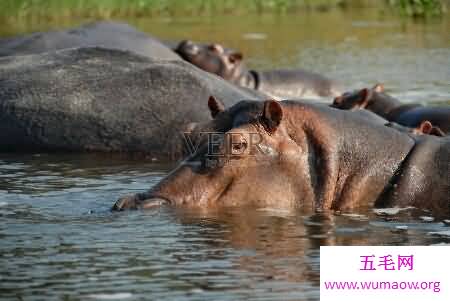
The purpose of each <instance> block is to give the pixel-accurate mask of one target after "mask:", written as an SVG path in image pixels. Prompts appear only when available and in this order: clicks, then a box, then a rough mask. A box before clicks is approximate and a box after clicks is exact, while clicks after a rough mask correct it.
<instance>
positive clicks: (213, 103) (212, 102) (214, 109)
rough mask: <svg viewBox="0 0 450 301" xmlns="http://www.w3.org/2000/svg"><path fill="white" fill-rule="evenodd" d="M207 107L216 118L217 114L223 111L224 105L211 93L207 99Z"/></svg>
mask: <svg viewBox="0 0 450 301" xmlns="http://www.w3.org/2000/svg"><path fill="white" fill-rule="evenodd" d="M208 108H209V111H210V112H211V117H212V118H216V116H217V114H219V113H220V112H223V111H225V106H224V105H223V103H222V102H221V101H220V100H218V99H216V98H215V97H214V96H212V95H211V96H210V97H209V99H208Z"/></svg>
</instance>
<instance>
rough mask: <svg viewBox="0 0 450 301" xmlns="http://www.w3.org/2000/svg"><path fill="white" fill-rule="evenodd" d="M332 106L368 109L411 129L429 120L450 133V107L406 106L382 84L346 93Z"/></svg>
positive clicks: (346, 108) (337, 98)
mask: <svg viewBox="0 0 450 301" xmlns="http://www.w3.org/2000/svg"><path fill="white" fill-rule="evenodd" d="M332 106H333V107H335V108H339V109H344V110H354V109H366V110H369V111H372V112H374V113H376V114H378V115H380V116H381V117H383V118H385V119H387V120H388V121H392V122H396V123H398V124H400V125H403V126H407V127H410V128H418V127H419V126H420V124H421V123H422V122H423V121H427V120H428V121H429V122H431V123H432V124H433V125H434V126H435V127H438V128H440V130H442V131H443V132H444V133H446V134H449V133H450V106H433V107H425V106H422V105H421V104H404V103H402V102H400V101H399V100H398V99H396V98H394V97H392V96H390V95H388V94H386V93H385V91H384V86H383V85H381V84H377V85H375V86H374V87H373V88H371V89H368V88H365V89H362V90H359V91H355V92H347V93H344V94H342V95H341V96H338V97H336V98H335V99H334V102H333V105H332Z"/></svg>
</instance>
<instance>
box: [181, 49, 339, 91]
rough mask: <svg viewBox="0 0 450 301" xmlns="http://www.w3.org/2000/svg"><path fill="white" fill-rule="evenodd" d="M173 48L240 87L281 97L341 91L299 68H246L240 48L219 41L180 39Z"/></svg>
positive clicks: (191, 61)
mask: <svg viewBox="0 0 450 301" xmlns="http://www.w3.org/2000/svg"><path fill="white" fill-rule="evenodd" d="M175 51H176V52H177V53H178V54H179V55H180V56H181V57H182V58H183V59H184V60H186V61H188V62H190V63H192V64H194V65H195V66H197V67H199V68H200V69H203V70H205V71H208V72H211V73H214V74H216V75H218V76H220V77H222V78H224V79H226V80H228V81H230V82H232V83H235V84H237V85H239V86H242V87H247V88H250V89H255V90H258V91H262V92H264V93H265V94H268V95H271V96H273V97H277V98H280V99H295V98H301V97H308V98H315V97H329V96H338V95H340V94H341V93H342V91H341V88H340V87H339V85H338V84H336V83H335V82H334V81H332V80H330V79H328V78H326V77H324V76H322V75H320V74H317V73H314V72H310V71H305V70H301V69H281V70H261V71H256V70H249V69H247V67H246V66H245V63H244V61H243V55H242V53H241V52H238V51H234V50H231V49H227V48H224V47H223V46H222V45H220V44H198V43H194V42H192V41H189V40H185V41H182V42H180V44H179V45H178V47H177V48H176V49H175Z"/></svg>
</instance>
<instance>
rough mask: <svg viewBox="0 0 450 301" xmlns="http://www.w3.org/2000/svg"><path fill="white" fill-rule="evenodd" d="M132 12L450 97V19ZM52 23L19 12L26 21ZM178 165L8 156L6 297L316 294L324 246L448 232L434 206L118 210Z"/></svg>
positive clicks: (286, 59)
mask: <svg viewBox="0 0 450 301" xmlns="http://www.w3.org/2000/svg"><path fill="white" fill-rule="evenodd" d="M126 21H128V22H130V23H132V24H134V25H136V26H138V27H139V28H140V29H142V30H145V31H147V32H149V33H151V34H153V35H155V36H158V37H161V38H164V39H169V40H178V39H182V38H192V39H194V40H198V41H216V42H223V43H224V44H225V45H227V46H230V47H234V48H238V49H241V50H242V51H243V52H244V53H245V55H246V57H247V58H248V61H249V64H250V65H251V66H252V67H255V68H275V67H292V66H298V67H302V68H305V69H309V70H315V71H318V72H321V73H323V74H327V75H329V76H330V77H333V78H336V79H338V80H340V81H341V82H343V83H344V85H346V86H348V87H349V88H356V87H361V86H367V85H372V84H373V83H374V82H377V81H382V82H384V83H385V84H386V86H387V88H388V89H389V90H390V91H391V92H392V93H393V94H395V95H396V96H399V97H400V98H402V99H404V100H405V101H421V102H422V101H423V102H438V103H439V102H446V101H449V100H450V89H449V88H450V86H449V85H450V68H449V63H450V47H449V46H450V39H449V37H450V22H449V21H448V20H447V19H444V20H442V21H441V22H436V23H428V24H423V23H412V22H409V21H402V20H400V19H397V18H392V17H389V16H388V15H385V16H380V15H379V14H377V13H374V12H370V13H368V12H359V11H355V12H353V13H349V12H347V13H342V12H336V11H335V12H329V13H316V14H306V15H298V16H297V15H296V16H290V15H284V16H276V17H274V16H264V17H256V16H250V17H246V16H244V17H242V16H239V17H215V18H201V19H197V20H196V19H193V18H187V19H177V20H170V19H153V20H148V19H134V20H126ZM76 22H78V23H79V22H80V20H77V21H74V22H69V23H70V24H65V26H70V25H74V24H75V23H76ZM54 26H55V25H54V24H38V25H36V24H20V26H18V27H17V31H20V32H29V31H33V30H44V29H49V28H50V27H54ZM8 30H11V29H8ZM4 33H5V34H6V33H8V34H12V32H4ZM171 167H172V166H168V165H159V164H155V163H152V162H146V161H142V160H131V159H128V160H127V159H117V158H113V157H110V156H100V155H58V154H34V155H31V154H30V155H26V154H16V155H7V154H0V298H1V299H2V300H3V299H4V300H7V299H11V300H37V299H40V300H61V299H65V300H140V299H147V300H148V299H152V300H219V301H221V300H243V299H245V300H318V299H319V296H318V295H319V247H320V245H367V244H369V245H388V244H391V245H431V244H445V243H449V242H450V238H449V236H448V233H449V230H450V228H448V227H445V226H444V225H443V224H442V223H440V222H433V221H432V222H429V221H428V219H421V216H422V215H423V216H429V215H427V213H426V212H425V213H419V214H416V213H415V214H414V217H411V216H410V213H409V212H408V211H405V212H402V213H401V214H400V215H394V216H390V215H385V213H383V212H382V213H378V214H375V213H374V212H373V211H371V210H368V211H367V210H360V211H357V212H356V213H354V214H341V215H327V214H315V215H311V214H310V213H303V212H298V211H286V210H275V209H273V208H272V209H270V208H261V209H253V210H242V209H239V208H237V209H234V210H233V209H228V210H226V212H223V211H222V212H209V211H201V212H200V211H198V210H194V211H193V210H183V209H173V208H161V209H159V210H152V211H133V212H120V213H111V212H110V211H109V208H110V207H111V205H112V204H113V203H114V201H115V200H116V199H117V198H118V197H119V196H121V195H124V194H128V193H136V192H141V191H143V190H145V189H148V188H149V187H151V186H152V185H154V184H155V183H156V182H158V180H160V179H161V178H162V177H163V176H164V175H165V174H167V172H168V170H170V168H171ZM388 213H389V212H388ZM404 225H406V226H407V230H406V231H405V230H401V229H399V228H398V227H399V226H404ZM436 232H437V233H438V234H436ZM439 233H441V234H439ZM446 233H447V235H446Z"/></svg>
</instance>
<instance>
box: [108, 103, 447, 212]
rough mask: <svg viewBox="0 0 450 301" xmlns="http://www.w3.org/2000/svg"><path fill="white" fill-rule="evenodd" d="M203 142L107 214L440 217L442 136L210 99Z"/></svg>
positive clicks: (288, 107) (299, 107) (314, 109)
mask: <svg viewBox="0 0 450 301" xmlns="http://www.w3.org/2000/svg"><path fill="white" fill-rule="evenodd" d="M208 105H209V107H210V108H211V112H212V114H213V115H214V116H215V119H214V120H213V121H212V122H211V124H210V129H211V130H214V131H217V132H219V133H222V135H221V136H220V137H221V139H217V137H215V138H214V139H207V140H205V142H204V144H203V145H201V146H199V148H198V150H197V151H196V152H195V153H193V154H192V155H191V156H189V157H187V158H186V159H185V160H184V161H183V162H182V163H181V164H180V165H179V166H178V167H177V168H176V169H175V170H173V171H172V172H171V173H170V174H169V175H168V176H167V177H166V178H164V179H163V180H162V181H161V182H160V183H158V184H157V185H156V186H154V187H153V188H151V189H150V190H149V191H147V192H144V193H139V194H136V195H132V196H126V197H123V198H121V199H119V200H118V201H117V202H116V203H115V205H114V206H113V210H123V209H137V208H151V207H154V206H159V205H161V204H169V205H174V206H183V205H185V206H200V207H221V206H225V207H226V206H245V205H254V206H264V207H265V206H270V207H286V206H294V207H302V208H309V209H311V210H350V209H353V208H358V207H361V206H362V207H364V206H375V207H388V206H389V207H391V206H392V207H393V206H399V207H407V206H414V207H417V208H420V209H427V210H430V211H432V212H433V213H434V214H435V215H437V216H445V217H448V216H450V198H449V195H450V178H449V175H450V170H449V169H450V164H449V163H450V138H438V137H434V136H429V135H421V136H417V135H411V134H407V133H403V132H400V131H397V130H396V129H393V128H390V127H386V126H384V125H380V124H379V123H374V122H370V121H367V120H366V119H365V118H364V117H363V116H360V115H358V114H354V113H353V112H348V111H343V110H337V109H334V108H330V107H328V106H325V105H320V104H308V103H303V102H293V101H281V102H278V101H273V100H269V101H265V102H254V101H243V102H239V103H238V104H236V105H234V106H232V107H231V108H229V109H226V110H222V109H219V110H218V108H223V105H222V104H220V102H219V101H217V100H216V99H214V98H212V99H210V100H209V102H208Z"/></svg>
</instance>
